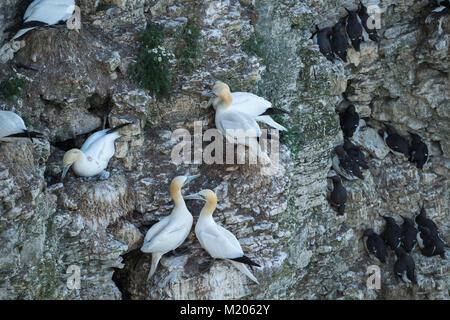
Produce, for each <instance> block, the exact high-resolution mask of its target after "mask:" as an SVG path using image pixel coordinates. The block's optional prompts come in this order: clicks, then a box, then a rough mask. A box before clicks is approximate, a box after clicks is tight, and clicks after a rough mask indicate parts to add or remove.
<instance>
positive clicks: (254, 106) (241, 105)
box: [230, 92, 272, 117]
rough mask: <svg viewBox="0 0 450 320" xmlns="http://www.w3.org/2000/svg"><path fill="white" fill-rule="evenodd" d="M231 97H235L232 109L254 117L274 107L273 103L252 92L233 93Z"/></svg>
mask: <svg viewBox="0 0 450 320" xmlns="http://www.w3.org/2000/svg"><path fill="white" fill-rule="evenodd" d="M231 95H232V97H233V103H232V104H231V105H230V107H231V108H233V109H234V108H236V110H239V111H240V112H245V113H246V114H249V115H252V116H254V117H256V116H259V115H260V114H263V113H264V112H265V111H266V110H267V109H269V108H271V107H272V103H270V102H269V101H267V100H266V99H264V98H261V97H259V96H257V95H256V94H253V93H250V92H233V93H232V94H231Z"/></svg>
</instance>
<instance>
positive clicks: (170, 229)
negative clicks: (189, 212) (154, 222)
mask: <svg viewBox="0 0 450 320" xmlns="http://www.w3.org/2000/svg"><path fill="white" fill-rule="evenodd" d="M191 226H192V225H191ZM191 226H188V225H187V224H174V223H170V222H169V224H167V226H166V227H165V228H164V229H162V230H161V232H159V233H158V234H156V235H155V237H154V238H153V239H151V240H150V242H149V243H148V244H147V245H146V246H145V248H143V249H144V250H148V252H168V251H170V250H173V249H176V248H177V246H178V245H179V242H180V241H181V242H182V241H184V239H186V237H187V236H188V235H189V232H181V231H184V230H186V229H187V228H188V227H189V230H190V227H191ZM181 237H184V239H181ZM180 244H181V243H180Z"/></svg>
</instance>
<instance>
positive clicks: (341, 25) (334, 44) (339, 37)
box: [331, 17, 348, 62]
mask: <svg viewBox="0 0 450 320" xmlns="http://www.w3.org/2000/svg"><path fill="white" fill-rule="evenodd" d="M331 49H332V50H333V52H334V54H335V55H336V56H338V57H339V58H341V60H342V61H344V62H347V49H348V42H347V36H346V35H345V17H344V18H342V19H340V20H339V21H338V22H337V23H336V24H335V25H334V26H333V29H332V30H331Z"/></svg>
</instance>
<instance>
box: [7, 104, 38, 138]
mask: <svg viewBox="0 0 450 320" xmlns="http://www.w3.org/2000/svg"><path fill="white" fill-rule="evenodd" d="M18 138H30V139H31V141H33V139H32V138H43V135H42V134H40V133H38V132H34V131H28V130H27V128H26V127H25V123H24V122H23V119H22V118H21V117H19V116H18V115H17V114H15V113H14V112H11V111H2V110H0V141H4V142H11V141H14V140H17V139H18Z"/></svg>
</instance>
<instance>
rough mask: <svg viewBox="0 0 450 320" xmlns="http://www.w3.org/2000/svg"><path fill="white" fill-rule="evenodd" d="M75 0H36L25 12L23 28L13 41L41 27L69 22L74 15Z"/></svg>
mask: <svg viewBox="0 0 450 320" xmlns="http://www.w3.org/2000/svg"><path fill="white" fill-rule="evenodd" d="M74 10H75V1H74V0H34V1H33V2H32V3H31V4H30V5H29V6H28V8H27V10H26V11H25V14H24V16H23V20H24V23H23V26H22V29H21V30H19V32H17V33H16V35H15V36H14V37H13V40H15V39H17V38H19V37H21V36H23V35H24V34H25V33H27V32H28V31H30V30H33V29H34V28H36V27H39V26H48V25H55V24H58V23H59V22H65V21H67V20H68V19H69V18H70V17H71V16H72V15H73V13H74Z"/></svg>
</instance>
